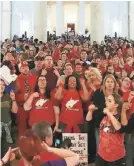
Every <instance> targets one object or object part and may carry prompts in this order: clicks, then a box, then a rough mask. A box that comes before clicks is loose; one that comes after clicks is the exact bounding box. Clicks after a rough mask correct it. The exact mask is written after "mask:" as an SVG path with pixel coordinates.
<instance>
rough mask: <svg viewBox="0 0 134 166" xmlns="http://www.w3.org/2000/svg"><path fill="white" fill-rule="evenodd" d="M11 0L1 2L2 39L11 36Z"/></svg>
mask: <svg viewBox="0 0 134 166" xmlns="http://www.w3.org/2000/svg"><path fill="white" fill-rule="evenodd" d="M11 3H12V2H11V1H2V2H1V5H0V6H1V13H0V14H1V21H0V23H1V35H0V36H1V40H2V41H4V40H5V39H10V38H11Z"/></svg>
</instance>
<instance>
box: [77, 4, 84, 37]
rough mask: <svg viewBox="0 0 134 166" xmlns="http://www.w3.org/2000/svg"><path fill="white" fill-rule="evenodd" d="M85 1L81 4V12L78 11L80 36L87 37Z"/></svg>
mask: <svg viewBox="0 0 134 166" xmlns="http://www.w3.org/2000/svg"><path fill="white" fill-rule="evenodd" d="M85 5H86V4H85V2H84V1H80V2H79V10H78V29H79V30H78V33H79V34H80V35H85V12H86V8H85V7H86V6H85Z"/></svg>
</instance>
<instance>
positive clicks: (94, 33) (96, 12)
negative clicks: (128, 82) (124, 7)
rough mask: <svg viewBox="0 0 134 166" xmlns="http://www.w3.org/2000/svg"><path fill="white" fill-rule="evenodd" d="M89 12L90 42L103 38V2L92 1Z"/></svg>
mask: <svg viewBox="0 0 134 166" xmlns="http://www.w3.org/2000/svg"><path fill="white" fill-rule="evenodd" d="M90 5H91V6H90V7H91V10H90V12H91V13H90V14H91V43H93V41H97V42H98V43H100V42H101V41H102V40H104V2H102V1H92V2H91V3H90Z"/></svg>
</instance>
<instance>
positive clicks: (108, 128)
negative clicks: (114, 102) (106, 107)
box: [98, 116, 125, 162]
mask: <svg viewBox="0 0 134 166" xmlns="http://www.w3.org/2000/svg"><path fill="white" fill-rule="evenodd" d="M98 154H99V155H100V156H101V157H102V158H103V159H104V160H106V161H109V162H113V161H116V160H119V159H121V158H123V157H124V156H125V147H124V134H121V133H119V132H118V131H116V130H115V129H114V127H113V126H112V123H111V122H110V120H109V118H108V117H107V116H106V117H104V118H103V120H102V121H101V124H100V143H99V150H98Z"/></svg>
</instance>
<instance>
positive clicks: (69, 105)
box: [66, 98, 79, 111]
mask: <svg viewBox="0 0 134 166" xmlns="http://www.w3.org/2000/svg"><path fill="white" fill-rule="evenodd" d="M78 101H79V100H73V99H72V98H71V99H70V100H69V101H68V102H67V103H66V110H67V109H68V110H74V111H79V109H77V108H73V107H74V106H75V105H76V103H78Z"/></svg>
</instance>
